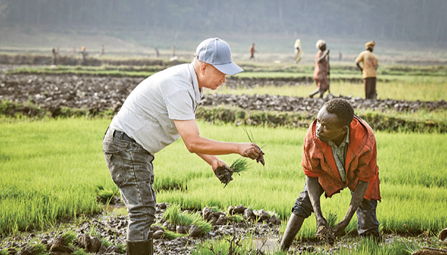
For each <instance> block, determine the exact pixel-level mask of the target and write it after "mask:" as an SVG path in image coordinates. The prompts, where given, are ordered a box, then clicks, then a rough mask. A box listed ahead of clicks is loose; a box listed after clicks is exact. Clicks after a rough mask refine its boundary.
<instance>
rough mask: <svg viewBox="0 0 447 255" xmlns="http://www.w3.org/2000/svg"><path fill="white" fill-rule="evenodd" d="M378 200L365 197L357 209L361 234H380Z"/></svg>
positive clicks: (358, 227) (358, 229)
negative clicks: (377, 210)
mask: <svg viewBox="0 0 447 255" xmlns="http://www.w3.org/2000/svg"><path fill="white" fill-rule="evenodd" d="M376 208H377V200H374V199H371V200H369V201H368V200H366V199H363V201H362V203H361V205H360V206H359V208H358V209H357V231H358V233H359V235H361V236H369V235H373V236H376V237H378V236H380V233H379V222H378V221H377V216H376Z"/></svg>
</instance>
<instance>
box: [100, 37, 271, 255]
mask: <svg viewBox="0 0 447 255" xmlns="http://www.w3.org/2000/svg"><path fill="white" fill-rule="evenodd" d="M241 71H243V70H242V68H240V67H239V66H238V65H236V64H235V63H234V62H233V60H232V58H231V50H230V46H229V45H228V44H227V43H226V42H225V41H223V40H221V39H219V38H210V39H207V40H205V41H203V42H202V43H200V45H199V46H198V47H197V50H196V53H195V57H194V60H193V61H192V63H191V64H181V65H177V66H173V67H170V68H168V69H166V70H163V71H161V72H159V73H156V74H154V75H152V76H150V77H149V78H147V79H145V80H144V81H142V82H141V83H140V84H139V85H138V86H137V87H136V88H135V89H134V90H133V91H132V93H130V95H129V96H128V98H127V99H126V101H125V102H124V104H123V106H122V107H121V109H120V111H119V112H118V113H117V115H116V116H115V117H114V118H113V120H112V122H111V123H110V126H109V128H108V130H107V131H106V134H105V136H104V140H103V151H104V156H105V159H106V163H107V166H108V168H109V171H110V175H111V177H112V179H113V181H114V182H115V184H116V185H117V186H118V188H119V190H120V192H121V196H122V198H123V201H124V203H125V204H126V207H127V210H128V212H129V225H128V229H127V254H153V243H152V233H151V231H150V226H151V225H152V224H153V223H154V222H155V205H156V197H155V192H154V189H153V187H152V184H153V182H154V173H153V165H152V161H153V160H154V155H155V153H157V152H158V151H160V150H161V149H163V148H165V147H166V146H168V145H169V144H171V143H173V142H174V141H176V140H177V139H178V138H179V137H182V139H183V141H184V143H185V145H186V148H187V149H188V151H189V152H191V153H195V154H197V155H198V156H199V157H201V158H202V159H203V160H204V161H206V162H207V163H208V164H209V165H210V166H211V168H212V169H213V171H214V172H215V174H216V176H217V177H218V178H219V180H220V181H221V182H224V183H228V182H229V181H230V180H231V173H232V172H231V170H230V169H229V167H228V166H227V165H226V164H225V163H224V162H223V161H221V160H220V159H219V158H217V157H216V155H223V154H231V153H237V154H240V155H241V156H244V157H248V158H251V159H256V161H257V162H261V163H262V164H264V158H263V155H264V153H263V152H262V150H261V149H260V148H259V146H257V145H256V144H254V143H231V142H219V141H214V140H210V139H207V138H204V137H202V136H200V133H199V128H198V126H197V123H196V120H195V112H196V109H197V106H198V104H199V103H200V100H201V97H202V94H203V90H204V88H209V89H212V90H214V89H216V88H218V87H219V86H220V85H221V84H222V83H224V82H225V76H226V75H234V74H237V73H239V72H241ZM228 173H230V174H228Z"/></svg>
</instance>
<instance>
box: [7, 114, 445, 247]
mask: <svg viewBox="0 0 447 255" xmlns="http://www.w3.org/2000/svg"><path fill="white" fill-rule="evenodd" d="M109 122H110V120H109V119H104V120H103V119H93V120H92V119H90V120H89V119H85V118H70V119H44V120H41V121H26V120H25V121H24V120H22V121H19V120H15V121H9V122H8V121H1V122H0V128H1V130H2V136H0V144H2V145H6V146H0V155H3V156H2V157H3V158H8V160H6V161H0V169H1V171H0V198H1V199H0V235H2V236H5V235H8V234H10V233H15V232H21V231H25V230H31V229H35V228H36V229H42V228H45V227H48V226H51V225H52V224H54V223H55V222H58V221H61V220H64V219H75V218H77V217H79V218H81V217H82V215H85V214H94V213H97V212H100V211H102V210H104V207H103V206H102V205H99V204H98V202H97V197H98V187H103V190H109V191H112V192H114V194H118V190H117V188H116V186H115V184H114V183H113V182H112V180H111V178H110V174H109V172H108V170H107V167H106V164H105V161H104V157H103V155H102V145H101V141H102V138H103V134H104V131H105V129H106V128H107V126H108V124H109ZM199 127H200V130H201V135H202V136H204V137H207V138H210V139H215V140H220V141H228V142H230V141H231V142H248V138H247V135H246V133H245V132H244V130H243V128H242V127H240V126H233V125H211V124H209V123H206V122H199ZM250 130H251V131H252V133H253V135H254V137H256V142H257V143H258V144H261V145H266V146H265V147H264V148H263V151H264V152H265V161H266V165H265V167H263V166H262V165H260V164H256V163H255V162H254V161H253V162H251V161H250V160H248V162H249V163H250V164H251V167H250V169H248V170H247V171H245V172H244V174H241V175H240V176H238V178H237V179H235V180H233V181H232V182H231V183H230V184H229V185H227V187H226V188H225V189H223V188H222V186H221V185H220V183H219V180H218V179H217V178H216V177H215V176H214V173H213V171H212V169H211V167H210V166H209V165H208V164H206V163H205V162H204V161H203V160H201V159H200V158H199V157H197V156H196V155H194V154H191V153H188V151H187V149H186V147H185V146H184V144H183V142H182V141H181V140H179V141H177V142H175V143H174V144H172V145H170V146H168V147H167V148H166V149H164V150H162V151H161V152H159V153H157V154H156V155H155V161H154V173H155V183H154V186H155V188H156V189H157V190H158V194H157V201H158V202H167V203H171V204H178V205H179V206H181V208H185V209H193V210H201V209H202V208H203V207H205V206H208V207H212V206H214V207H216V208H219V209H220V210H221V211H225V210H226V208H228V207H229V206H230V205H239V204H242V205H244V206H246V207H250V208H252V209H254V210H258V209H264V210H266V211H269V212H274V213H276V214H277V215H278V217H279V218H281V219H282V220H283V223H284V224H283V225H282V226H281V230H280V231H284V228H285V220H287V218H288V217H289V216H290V211H291V207H292V206H293V204H294V202H295V200H296V198H297V197H298V195H299V193H300V192H301V191H302V189H303V187H304V180H305V176H304V173H303V171H302V167H301V164H300V162H301V157H302V146H303V139H304V136H305V134H306V130H305V129H287V128H267V127H250ZM376 137H377V146H378V165H379V172H380V178H381V181H382V182H381V195H382V202H380V203H379V205H378V208H377V216H378V220H379V222H380V223H381V226H380V229H381V230H382V231H384V232H388V233H403V234H411V235H416V234H420V233H422V232H426V231H428V232H429V233H436V232H437V231H439V230H440V229H441V228H443V227H445V226H446V225H447V215H446V214H445V211H446V210H447V206H446V205H447V197H446V196H445V194H446V191H447V189H446V183H447V172H446V171H447V165H446V161H445V158H447V155H446V153H447V151H446V150H445V148H447V135H446V134H438V133H432V134H423V133H420V134H419V133H388V132H376ZM239 157H240V156H239V155H236V154H233V155H225V156H219V158H221V159H222V160H223V161H225V162H233V161H235V160H236V159H237V158H239ZM176 184H181V185H183V186H182V187H183V188H182V189H160V188H161V187H163V185H176ZM350 199H351V196H350V191H349V190H347V189H344V190H342V192H341V193H340V194H336V195H334V196H333V197H332V198H331V199H325V198H322V209H323V213H324V214H325V215H326V217H328V215H329V214H334V215H336V220H335V219H334V220H335V221H337V222H338V221H340V220H341V219H342V218H343V217H344V215H345V214H346V211H347V209H348V206H349V202H350ZM315 228H316V226H315V220H312V218H310V219H308V220H306V221H305V222H304V224H303V227H302V230H301V231H300V232H299V234H298V236H299V237H300V238H303V239H304V240H305V239H309V240H311V239H312V238H313V235H314V234H315ZM356 228H357V222H356V218H355V217H354V219H353V220H352V221H351V223H350V224H349V226H348V227H347V231H348V232H352V231H355V230H356Z"/></svg>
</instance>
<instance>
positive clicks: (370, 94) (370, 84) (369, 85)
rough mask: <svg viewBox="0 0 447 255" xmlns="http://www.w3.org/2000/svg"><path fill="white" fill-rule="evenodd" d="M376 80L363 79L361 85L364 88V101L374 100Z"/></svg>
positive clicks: (375, 96)
mask: <svg viewBox="0 0 447 255" xmlns="http://www.w3.org/2000/svg"><path fill="white" fill-rule="evenodd" d="M376 80H377V79H376V78H375V77H374V78H365V79H363V85H364V87H365V98H366V99H376V98H377V92H376Z"/></svg>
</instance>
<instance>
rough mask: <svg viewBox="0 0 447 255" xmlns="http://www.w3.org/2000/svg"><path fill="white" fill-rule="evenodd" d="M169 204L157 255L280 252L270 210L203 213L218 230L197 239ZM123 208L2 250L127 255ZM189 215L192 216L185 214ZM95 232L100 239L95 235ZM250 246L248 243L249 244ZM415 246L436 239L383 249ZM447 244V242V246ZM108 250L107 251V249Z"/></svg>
mask: <svg viewBox="0 0 447 255" xmlns="http://www.w3.org/2000/svg"><path fill="white" fill-rule="evenodd" d="M167 207H169V204H166V203H159V204H157V206H156V209H157V210H156V224H155V225H153V226H152V227H151V228H152V231H153V233H154V234H153V235H154V241H153V243H154V254H191V252H192V251H194V250H196V249H197V247H198V246H199V245H201V246H204V247H207V248H211V246H210V244H208V243H205V242H206V241H212V240H218V239H225V240H227V242H229V243H230V242H233V244H234V243H235V242H236V241H238V240H242V241H244V240H245V239H246V238H249V239H247V240H250V242H252V243H253V248H251V250H250V252H251V253H250V254H267V253H268V252H274V251H278V250H279V248H280V242H281V237H282V234H280V233H279V228H280V223H281V222H280V221H279V220H278V219H277V218H276V217H274V216H269V215H268V214H267V213H266V212H265V211H264V210H262V209H261V210H257V211H251V210H249V209H247V208H245V207H244V206H242V205H239V206H230V207H229V208H228V210H227V212H219V211H217V212H216V211H212V210H211V209H210V208H207V207H205V208H204V209H203V210H202V211H201V212H198V213H200V214H201V215H202V217H203V218H204V219H205V220H207V221H208V222H209V223H211V224H212V226H213V227H212V229H211V231H209V232H208V233H206V234H202V235H201V234H197V233H196V234H193V232H194V231H193V230H192V229H193V227H191V228H186V229H185V228H183V227H181V226H175V225H173V224H171V223H169V222H167V221H165V220H163V218H162V217H163V213H164V212H165V210H166V208H167ZM123 210H125V208H124V207H123V205H122V204H120V203H117V204H115V205H111V206H110V205H109V206H107V207H106V208H105V210H104V212H103V213H102V214H99V215H95V216H91V217H85V218H83V219H82V220H77V222H74V221H73V220H71V221H69V222H60V223H58V224H56V225H54V226H53V227H52V228H49V229H47V230H44V231H34V232H23V233H21V234H17V235H12V236H7V237H4V238H2V239H1V240H0V250H3V249H6V250H7V251H8V254H11V255H16V254H17V255H24V254H30V255H31V253H30V252H31V249H30V247H32V246H33V245H36V244H43V246H44V247H45V248H46V250H47V252H48V253H50V254H70V253H72V252H73V251H74V250H76V249H79V248H83V249H84V251H85V252H88V253H96V254H123V253H124V252H125V247H124V246H123V245H124V244H126V229H127V223H128V217H127V216H126V215H125V214H124V213H123ZM183 213H192V212H191V211H187V210H184V211H183ZM237 214H239V215H240V216H241V217H243V221H240V222H234V221H231V220H230V218H229V217H227V216H230V215H237ZM167 230H170V231H173V232H177V233H185V234H184V235H183V236H181V237H177V238H175V239H173V240H170V239H168V238H167V236H166V235H164V233H165V232H166V231H167ZM92 231H93V232H95V234H94V233H93V232H92ZM68 232H73V233H75V234H76V239H75V240H74V241H72V242H71V244H70V245H63V244H60V243H58V242H60V239H61V236H62V235H63V234H64V233H68ZM247 240H245V241H247ZM403 240H407V241H408V240H412V241H414V242H416V243H419V244H422V243H430V240H431V237H429V236H428V235H420V236H418V237H402V236H398V235H396V234H384V235H383V241H382V244H383V245H385V244H391V243H393V242H395V241H403ZM360 241H361V239H360V238H358V237H357V236H356V235H355V234H354V235H352V234H351V235H347V236H345V237H343V238H339V239H337V240H336V241H335V243H333V244H332V245H329V244H328V243H327V242H325V241H322V240H318V239H308V240H295V241H294V243H293V244H292V246H291V247H290V249H289V254H301V253H303V252H305V251H307V252H324V253H325V254H334V252H337V251H338V250H339V249H341V248H352V249H353V248H355V247H356V245H357V244H358V243H359V242H360ZM446 241H447V240H446ZM106 244H107V245H106ZM420 252H422V253H416V254H444V253H429V252H434V250H433V249H432V250H430V248H428V249H424V250H421V251H420Z"/></svg>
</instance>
